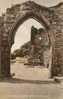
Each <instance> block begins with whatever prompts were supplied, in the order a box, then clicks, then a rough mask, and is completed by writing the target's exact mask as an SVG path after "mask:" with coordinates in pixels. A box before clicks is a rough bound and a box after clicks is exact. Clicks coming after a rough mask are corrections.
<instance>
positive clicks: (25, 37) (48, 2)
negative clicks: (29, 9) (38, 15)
mask: <svg viewBox="0 0 63 99" xmlns="http://www.w3.org/2000/svg"><path fill="white" fill-rule="evenodd" d="M25 1H35V2H36V3H38V4H40V5H44V6H54V5H56V4H58V3H59V2H63V0H0V15H2V13H5V11H6V8H9V7H11V6H12V5H15V4H20V3H23V2H25ZM32 25H34V26H35V27H36V28H40V27H42V26H41V24H40V23H38V22H37V21H35V20H34V19H29V20H27V21H26V22H24V23H23V24H22V25H21V26H20V27H19V28H18V30H17V31H16V36H15V43H14V45H13V46H12V50H11V51H12V52H13V51H14V50H15V49H18V48H19V47H20V46H21V45H23V44H24V43H26V42H27V41H29V40H30V31H31V26H32Z"/></svg>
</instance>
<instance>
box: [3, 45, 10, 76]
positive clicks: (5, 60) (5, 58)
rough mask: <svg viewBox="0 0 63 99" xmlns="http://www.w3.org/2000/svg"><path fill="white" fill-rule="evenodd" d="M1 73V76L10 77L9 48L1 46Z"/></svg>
mask: <svg viewBox="0 0 63 99" xmlns="http://www.w3.org/2000/svg"><path fill="white" fill-rule="evenodd" d="M1 73H2V76H3V77H10V48H9V47H8V46H6V47H3V48H2V51H1Z"/></svg>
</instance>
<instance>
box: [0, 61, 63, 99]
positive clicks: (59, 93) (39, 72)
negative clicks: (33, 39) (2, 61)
mask: <svg viewBox="0 0 63 99" xmlns="http://www.w3.org/2000/svg"><path fill="white" fill-rule="evenodd" d="M11 72H12V73H15V76H14V78H13V79H9V80H8V79H5V80H3V81H1V82H0V99H63V98H62V97H63V82H61V83H55V82H54V80H53V79H52V80H51V79H48V78H49V71H48V70H47V69H46V68H43V67H40V66H38V67H36V66H35V67H34V68H33V67H30V66H26V65H23V63H19V62H17V63H15V64H14V63H13V64H12V65H11Z"/></svg>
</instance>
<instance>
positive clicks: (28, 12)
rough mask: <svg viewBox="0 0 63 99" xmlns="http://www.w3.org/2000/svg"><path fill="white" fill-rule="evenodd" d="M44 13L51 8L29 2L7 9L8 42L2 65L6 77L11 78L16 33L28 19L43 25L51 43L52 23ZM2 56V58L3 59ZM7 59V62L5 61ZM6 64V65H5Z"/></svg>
mask: <svg viewBox="0 0 63 99" xmlns="http://www.w3.org/2000/svg"><path fill="white" fill-rule="evenodd" d="M44 11H46V12H47V13H48V11H49V8H46V7H41V6H39V5H38V4H36V3H34V2H32V1H28V2H25V3H23V4H21V5H15V6H13V7H11V8H8V9H7V12H6V14H5V15H4V26H3V27H4V30H5V31H4V34H5V35H4V37H3V38H4V39H6V41H7V42H6V41H4V42H5V43H6V45H5V46H6V48H5V49H4V50H5V51H3V52H2V53H3V56H4V58H2V64H3V66H2V67H3V68H2V70H1V71H2V72H1V74H2V75H3V76H4V77H9V76H10V51H11V47H12V44H13V43H14V37H15V33H16V30H17V28H18V27H19V26H20V25H21V24H22V23H23V22H24V21H25V20H27V19H29V18H33V19H35V20H37V21H38V22H39V23H41V24H42V25H43V26H44V27H45V29H46V31H47V33H48V35H49V38H50V41H51V37H50V36H51V35H50V33H49V30H50V21H49V20H48V18H47V17H46V15H44ZM3 56H2V57H3ZM4 59H5V61H4ZM3 62H4V63H3Z"/></svg>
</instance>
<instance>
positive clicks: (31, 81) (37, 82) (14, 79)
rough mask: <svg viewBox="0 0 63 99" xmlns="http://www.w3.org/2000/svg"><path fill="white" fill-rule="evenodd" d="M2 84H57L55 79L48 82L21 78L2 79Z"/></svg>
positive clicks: (0, 80)
mask: <svg viewBox="0 0 63 99" xmlns="http://www.w3.org/2000/svg"><path fill="white" fill-rule="evenodd" d="M0 82H7V83H15V84H18V83H20V84H21V83H28V84H51V83H53V84H55V82H54V80H53V79H48V80H28V79H19V78H6V79H0Z"/></svg>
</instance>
